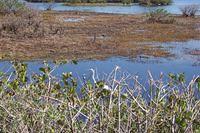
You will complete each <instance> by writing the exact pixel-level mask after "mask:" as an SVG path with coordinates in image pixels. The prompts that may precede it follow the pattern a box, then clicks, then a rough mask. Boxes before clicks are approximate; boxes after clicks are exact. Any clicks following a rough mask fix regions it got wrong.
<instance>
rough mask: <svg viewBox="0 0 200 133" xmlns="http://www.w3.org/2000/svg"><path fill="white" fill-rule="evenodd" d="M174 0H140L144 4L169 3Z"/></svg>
mask: <svg viewBox="0 0 200 133" xmlns="http://www.w3.org/2000/svg"><path fill="white" fill-rule="evenodd" d="M171 2H172V0H139V3H140V4H142V5H168V4H170V3H171Z"/></svg>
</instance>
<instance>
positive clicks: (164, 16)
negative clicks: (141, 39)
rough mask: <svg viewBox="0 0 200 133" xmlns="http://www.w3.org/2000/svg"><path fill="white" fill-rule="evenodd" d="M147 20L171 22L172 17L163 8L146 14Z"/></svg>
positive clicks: (172, 20)
mask: <svg viewBox="0 0 200 133" xmlns="http://www.w3.org/2000/svg"><path fill="white" fill-rule="evenodd" d="M146 17H147V21H148V22H150V23H173V22H174V19H173V18H172V17H171V16H170V13H168V12H167V11H166V10H164V9H156V10H154V11H151V12H149V13H147V14H146Z"/></svg>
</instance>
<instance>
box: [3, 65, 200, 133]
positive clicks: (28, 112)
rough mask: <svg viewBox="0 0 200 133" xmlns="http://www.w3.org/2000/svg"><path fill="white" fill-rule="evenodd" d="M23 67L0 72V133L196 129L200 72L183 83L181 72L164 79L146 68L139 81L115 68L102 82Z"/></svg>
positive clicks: (51, 69) (46, 68)
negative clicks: (143, 79)
mask: <svg viewBox="0 0 200 133" xmlns="http://www.w3.org/2000/svg"><path fill="white" fill-rule="evenodd" d="M27 67H28V66H27V65H26V64H23V63H16V62H14V63H13V68H14V70H13V71H7V72H1V74H0V132H195V133H198V132H200V100H199V98H200V90H199V89H200V78H199V76H197V77H194V78H193V79H191V81H190V82H189V83H188V84H187V83H186V81H185V76H184V74H178V75H175V74H169V76H168V78H167V79H168V80H167V81H164V80H163V78H164V76H163V75H162V74H161V75H160V78H158V79H155V78H153V76H152V75H151V73H150V72H149V77H148V80H147V81H148V85H143V84H141V83H140V82H139V80H138V76H132V75H129V74H119V73H120V72H119V67H116V68H115V69H114V70H113V71H112V72H111V73H110V74H108V78H107V79H106V80H101V81H96V79H95V77H96V75H93V78H94V79H93V80H86V79H85V78H84V77H83V78H82V79H80V78H79V80H81V81H79V80H77V78H75V77H73V74H72V73H70V72H69V73H68V72H66V73H63V74H62V75H60V76H59V77H55V76H54V75H53V72H54V71H55V70H56V68H57V67H58V66H57V65H55V66H52V67H49V65H48V64H46V63H45V64H44V67H42V68H40V69H39V70H40V72H39V73H34V74H32V75H30V73H29V72H28V71H27ZM10 70H12V68H10ZM28 73H29V75H28ZM116 75H122V76H121V77H118V76H116ZM93 81H94V82H93ZM106 86H107V87H106Z"/></svg>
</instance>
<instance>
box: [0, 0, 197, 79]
mask: <svg viewBox="0 0 200 133" xmlns="http://www.w3.org/2000/svg"><path fill="white" fill-rule="evenodd" d="M189 4H200V0H174V2H173V3H172V4H171V5H169V6H163V7H162V8H165V9H166V10H168V11H169V12H171V13H174V14H179V13H180V10H179V8H180V7H181V6H184V5H189ZM27 5H29V6H32V7H34V8H37V9H41V10H43V9H45V7H46V5H45V4H44V3H27ZM154 8H157V7H151V8H147V7H143V6H140V5H137V4H135V5H131V6H63V5H62V3H57V4H55V6H54V8H53V9H54V10H65V11H69V10H73V11H74V10H77V11H91V12H103V13H125V14H139V13H145V12H147V11H149V10H151V9H154ZM66 21H70V22H74V21H77V20H71V19H70V20H66ZM149 45H156V46H160V47H162V48H163V49H165V50H167V51H169V52H170V53H171V55H172V56H171V57H167V58H156V57H149V56H146V55H139V56H138V57H137V58H128V57H111V58H108V59H105V60H82V61H79V62H78V65H74V64H65V65H62V66H60V67H58V68H57V69H56V70H55V71H54V74H55V75H60V74H61V73H63V72H72V73H73V75H75V76H77V77H81V76H82V75H84V74H86V76H87V77H88V78H89V77H91V73H89V69H90V68H93V69H96V70H97V72H98V73H99V75H100V76H101V77H103V76H104V74H106V73H109V72H111V71H112V70H113V69H114V67H115V66H120V67H121V71H122V72H125V73H130V74H134V75H138V76H139V77H140V78H141V79H146V75H147V71H148V70H149V71H151V72H152V73H153V75H155V76H157V77H158V76H159V74H160V73H161V72H162V73H164V74H165V75H167V74H168V73H185V74H186V76H187V79H191V78H192V77H193V76H194V75H200V54H199V53H200V41H198V40H189V41H186V42H169V43H156V42H155V43H149ZM192 51H196V53H197V54H194V55H192V54H191V53H192ZM194 53H195V52H194ZM26 63H27V64H28V65H29V72H37V71H38V69H39V68H40V67H42V66H43V63H42V61H30V62H26ZM49 63H50V64H51V66H53V63H51V61H49ZM10 65H11V64H10V62H8V61H3V62H0V71H7V69H8V68H9V67H10Z"/></svg>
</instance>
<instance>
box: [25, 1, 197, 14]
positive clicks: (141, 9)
mask: <svg viewBox="0 0 200 133" xmlns="http://www.w3.org/2000/svg"><path fill="white" fill-rule="evenodd" d="M22 1H23V0H22ZM191 4H195V5H200V0H173V3H172V4H171V5H168V6H160V7H159V6H158V7H145V6H140V5H138V4H132V5H125V6H124V5H116V6H64V5H63V3H55V4H54V5H53V10H58V11H87V12H101V13H120V14H141V13H146V12H149V11H150V10H153V9H156V8H164V9H166V10H167V11H168V12H170V13H172V14H180V13H181V12H180V8H181V7H183V6H185V5H191ZM27 5H29V6H31V7H34V8H36V9H40V10H45V9H46V7H47V4H45V3H27ZM199 14H200V13H199Z"/></svg>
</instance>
